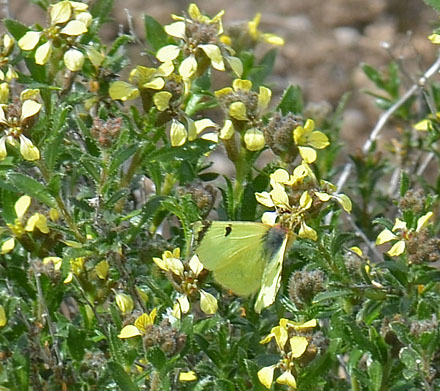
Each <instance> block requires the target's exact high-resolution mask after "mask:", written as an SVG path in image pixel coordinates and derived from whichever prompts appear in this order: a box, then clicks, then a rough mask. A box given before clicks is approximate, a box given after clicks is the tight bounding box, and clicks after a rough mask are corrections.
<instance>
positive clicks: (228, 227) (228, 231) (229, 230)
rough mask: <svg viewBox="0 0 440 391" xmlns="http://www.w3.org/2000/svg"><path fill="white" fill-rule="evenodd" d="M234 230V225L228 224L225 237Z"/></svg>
mask: <svg viewBox="0 0 440 391" xmlns="http://www.w3.org/2000/svg"><path fill="white" fill-rule="evenodd" d="M231 232H232V227H231V226H230V225H228V226H227V227H225V237H226V236H228V235H229V234H230V233H231Z"/></svg>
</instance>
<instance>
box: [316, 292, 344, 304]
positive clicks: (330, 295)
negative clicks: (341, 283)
mask: <svg viewBox="0 0 440 391" xmlns="http://www.w3.org/2000/svg"><path fill="white" fill-rule="evenodd" d="M352 294H353V292H352V291H351V290H349V289H341V290H339V291H333V292H322V293H318V294H317V295H316V296H315V297H314V299H313V303H320V302H321V301H326V300H330V299H335V298H337V297H344V296H350V295H352Z"/></svg>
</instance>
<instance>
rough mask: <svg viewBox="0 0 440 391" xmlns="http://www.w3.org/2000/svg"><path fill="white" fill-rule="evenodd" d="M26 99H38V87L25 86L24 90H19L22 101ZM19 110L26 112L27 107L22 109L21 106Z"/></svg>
mask: <svg viewBox="0 0 440 391" xmlns="http://www.w3.org/2000/svg"><path fill="white" fill-rule="evenodd" d="M28 99H32V100H38V99H40V90H39V89H38V88H26V89H25V90H23V91H21V93H20V100H21V101H22V102H24V101H26V100H28ZM21 111H22V112H23V111H25V112H27V111H28V109H25V110H23V108H22V109H21ZM32 115H33V114H32ZM22 120H23V118H22Z"/></svg>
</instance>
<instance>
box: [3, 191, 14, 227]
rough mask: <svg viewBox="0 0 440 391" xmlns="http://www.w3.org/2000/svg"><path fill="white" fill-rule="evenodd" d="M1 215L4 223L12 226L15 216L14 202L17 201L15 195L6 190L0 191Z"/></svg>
mask: <svg viewBox="0 0 440 391" xmlns="http://www.w3.org/2000/svg"><path fill="white" fill-rule="evenodd" d="M1 196H2V199H1V215H2V218H3V220H4V221H5V222H6V223H9V224H14V221H15V219H16V218H17V215H16V213H15V209H14V206H15V202H16V201H17V194H16V193H15V192H12V191H8V190H5V189H3V190H1Z"/></svg>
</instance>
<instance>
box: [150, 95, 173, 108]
mask: <svg viewBox="0 0 440 391" xmlns="http://www.w3.org/2000/svg"><path fill="white" fill-rule="evenodd" d="M172 97H173V94H171V92H168V91H160V92H156V93H155V94H154V96H153V102H154V105H155V106H156V107H157V109H158V110H159V111H165V110H166V109H168V108H169V107H170V100H171V98H172Z"/></svg>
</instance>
